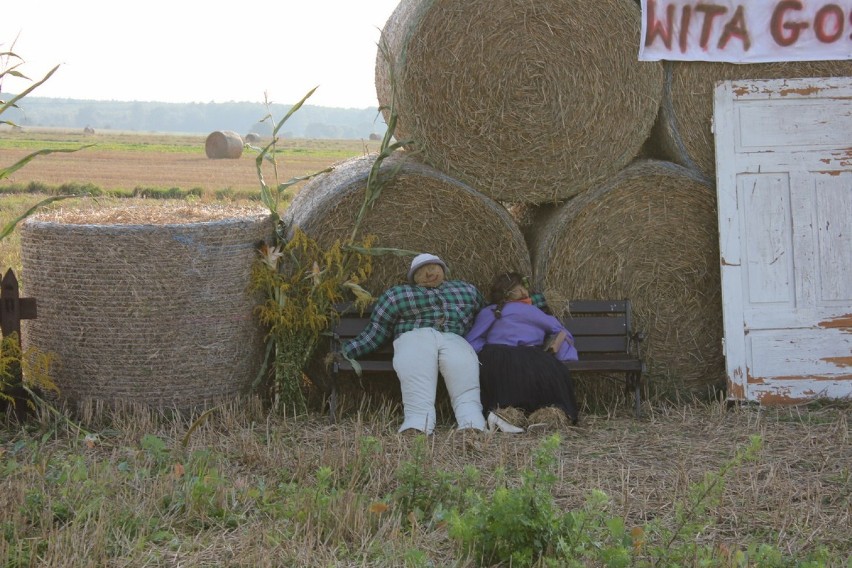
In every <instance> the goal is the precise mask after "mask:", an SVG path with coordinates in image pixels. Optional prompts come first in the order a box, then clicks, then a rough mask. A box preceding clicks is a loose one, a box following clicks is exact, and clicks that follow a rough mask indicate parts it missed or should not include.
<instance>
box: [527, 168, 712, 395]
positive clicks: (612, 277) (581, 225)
mask: <svg viewBox="0 0 852 568" xmlns="http://www.w3.org/2000/svg"><path fill="white" fill-rule="evenodd" d="M529 231H530V232H529V234H528V237H529V241H530V245H531V250H532V256H533V266H534V274H535V279H536V282H537V284H538V286H539V288H540V289H543V290H544V291H545V294H546V296H547V297H548V300H549V302H550V303H551V304H552V305H553V307H554V308H555V309H556V310H557V311H559V312H564V310H565V309H566V306H567V301H568V300H569V299H621V298H626V299H629V300H631V302H632V304H633V315H634V324H635V325H634V327H635V328H636V329H637V330H640V331H642V332H644V334H645V336H646V339H645V341H644V342H643V343H642V353H643V359H644V360H645V361H646V363H647V365H648V376H649V377H650V378H651V379H652V381H653V383H654V385H655V387H657V388H658V389H660V390H663V391H678V392H683V391H686V392H691V393H698V392H701V393H704V392H706V391H707V390H708V388H710V387H715V386H717V385H718V384H720V383H721V382H723V380H724V362H723V359H722V351H721V339H722V305H721V285H720V277H719V253H718V250H719V245H718V230H717V221H716V209H715V193H714V189H713V186H712V185H711V184H710V183H709V182H707V181H706V180H704V179H703V178H702V177H700V176H698V175H696V174H695V173H694V172H692V171H691V170H688V169H686V168H683V167H681V166H678V165H675V164H671V163H669V162H661V161H654V160H643V161H637V162H635V163H633V164H631V165H630V166H628V167H627V168H625V169H624V170H623V171H621V172H620V173H619V174H618V175H616V176H614V177H613V178H612V179H611V180H610V181H608V182H607V183H605V184H603V185H601V186H599V187H597V188H594V189H592V190H590V191H588V192H586V193H584V194H583V195H581V196H579V197H577V198H575V199H573V200H571V201H569V202H567V203H566V204H564V205H562V206H559V207H557V208H551V209H548V210H546V211H544V212H543V214H542V217H541V218H540V219H539V220H538V221H537V223H535V224H533V225H531V226H530V227H529Z"/></svg>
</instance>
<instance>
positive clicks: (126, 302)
mask: <svg viewBox="0 0 852 568" xmlns="http://www.w3.org/2000/svg"><path fill="white" fill-rule="evenodd" d="M272 230H273V224H272V221H271V218H270V216H269V214H268V212H266V213H264V212H263V210H258V209H257V208H256V207H252V208H234V207H228V208H224V207H215V206H210V205H195V206H190V205H181V206H171V207H170V206H165V205H163V206H156V207H155V206H144V205H134V206H124V207H106V208H99V209H75V210H57V211H54V212H46V213H42V214H39V215H36V216H34V217H31V218H30V219H28V220H27V221H26V222H25V223H23V224H22V225H21V260H22V264H23V275H24V281H25V284H26V291H27V295H28V296H31V297H34V298H36V300H37V302H38V318H37V319H34V320H28V321H26V322H24V331H25V335H26V341H27V345H28V346H29V347H33V348H36V349H37V350H38V351H40V352H44V353H54V354H55V355H56V363H57V366H56V368H55V370H54V374H53V378H54V380H55V382H56V384H57V386H58V387H59V388H60V396H61V397H62V398H64V399H67V400H69V401H73V402H82V401H84V400H87V399H94V400H103V401H107V402H119V401H128V402H138V403H143V404H147V405H150V406H153V407H162V408H177V409H190V408H196V407H201V406H205V405H207V404H212V403H214V402H218V401H221V400H223V399H226V398H229V397H232V396H235V395H237V394H238V393H240V392H243V391H245V390H246V389H247V387H249V386H250V384H251V382H252V381H253V380H254V379H255V377H256V376H257V373H258V371H259V369H260V364H261V362H262V359H263V344H264V338H263V331H262V330H261V327H260V326H259V324H258V322H257V321H256V319H255V317H254V315H253V310H254V308H255V306H256V305H257V298H256V297H255V296H254V295H253V294H251V293H249V291H248V288H249V284H250V281H249V277H250V270H251V267H252V263H253V262H254V261H255V259H256V258H257V253H256V252H255V250H256V249H255V247H256V245H257V243H258V241H260V240H263V239H266V238H268V237H270V236H271V234H272Z"/></svg>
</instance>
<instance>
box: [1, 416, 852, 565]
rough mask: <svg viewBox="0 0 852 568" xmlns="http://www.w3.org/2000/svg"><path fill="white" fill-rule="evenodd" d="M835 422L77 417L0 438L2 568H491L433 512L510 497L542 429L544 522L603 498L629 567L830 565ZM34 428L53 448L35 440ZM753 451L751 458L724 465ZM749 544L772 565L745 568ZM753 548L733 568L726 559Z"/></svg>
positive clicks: (848, 547) (839, 541) (836, 524)
mask: <svg viewBox="0 0 852 568" xmlns="http://www.w3.org/2000/svg"><path fill="white" fill-rule="evenodd" d="M848 412H849V406H848V404H847V405H846V406H843V405H840V404H837V405H833V406H819V405H812V406H810V407H795V408H782V409H756V408H752V407H737V408H733V409H730V410H726V408H725V406H724V405H721V404H708V405H693V404H689V403H685V404H682V405H678V406H657V407H652V408H648V409H647V412H646V418H645V419H644V420H642V421H636V420H634V419H633V418H631V417H630V414H629V410H627V409H618V408H613V409H611V411H610V413H608V414H607V413H604V414H599V415H594V416H590V415H584V416H583V417H582V419H581V426H580V427H578V428H567V429H562V430H560V431H558V432H544V431H533V432H527V433H524V434H519V435H505V434H475V433H469V432H456V431H454V430H452V429H451V427H450V425H449V422H448V417H447V416H446V415H445V416H439V424H438V429H437V430H436V434H435V435H434V436H432V437H430V438H428V439H426V438H425V437H423V436H418V437H411V436H404V435H399V434H396V433H395V427H396V425H397V424H398V419H399V417H400V411H399V409H398V408H393V407H374V408H367V409H366V410H365V411H364V412H362V413H357V414H355V413H353V414H350V415H347V416H345V417H343V418H342V420H341V421H340V422H339V423H338V424H334V425H330V424H328V422H327V421H326V420H325V419H324V418H323V417H321V416H318V415H308V416H301V417H295V418H294V417H292V416H290V417H287V416H267V415H265V414H264V413H263V412H262V411H261V410H260V408H259V406H257V405H256V404H249V403H241V404H235V405H233V406H230V405H229V406H225V407H222V408H220V409H218V410H217V411H216V412H214V413H213V414H211V415H210V416H209V417H208V419H207V420H205V421H200V422H199V423H198V424H193V423H192V419H191V418H187V419H185V420H182V419H179V418H178V419H167V418H163V417H162V416H161V415H157V414H155V413H152V412H150V411H147V410H145V409H142V408H138V407H128V408H125V409H119V410H118V411H114V412H112V411H110V412H103V409H101V412H100V418H98V419H93V418H92V414H86V413H85V412H84V414H83V415H82V417H83V420H82V422H81V423H82V425H83V426H84V427H85V428H86V429H87V430H88V431H89V432H90V433H91V434H90V435H89V436H88V437H87V438H85V440H88V441H84V437H83V433H78V432H77V431H75V430H73V429H72V428H70V427H68V425H67V424H66V423H64V422H61V421H54V420H52V419H50V416H45V417H44V418H43V419H42V427H41V429H22V428H17V427H14V426H12V425H8V426H7V427H6V428H5V429H0V456H2V462H0V463H2V464H3V467H4V471H5V472H7V474H6V475H5V476H4V478H3V481H2V489H3V490H2V492H0V496H2V497H0V503H2V507H0V526H4V527H7V529H6V536H5V539H0V558H4V559H5V560H6V564H5V565H22V564H23V565H27V564H28V563H27V562H24V561H23V559H25V558H26V557H27V556H26V555H27V554H28V552H30V551H31V552H32V553H33V555H34V557H35V553H36V551H37V558H38V561H37V562H35V563H34V565H40V566H81V565H91V566H108V565H109V566H119V565H120V566H165V565H168V566H178V565H181V566H245V567H249V566H251V567H252V568H256V567H268V566H306V567H313V566H317V567H319V566H323V567H325V566H339V567H356V566H381V567H396V566H455V567H458V568H473V567H474V566H494V565H496V564H494V563H487V562H484V563H480V562H477V561H476V560H475V559H473V558H470V557H469V556H468V555H467V554H466V553H465V552H464V550H463V549H462V548H461V547H460V546H459V543H458V541H457V540H455V539H453V538H452V536H451V535H450V533H449V529H448V521H447V519H448V517H449V516H450V515H449V513H448V510H449V508H451V507H454V506H457V505H458V504H459V503H460V502H462V501H463V499H464V497H463V493H465V490H466V489H467V491H468V495H470V494H471V493H476V494H479V495H482V496H483V497H485V498H486V499H488V498H489V497H490V496H491V495H492V494H493V492H494V491H495V490H497V489H498V488H499V487H504V486H506V487H510V488H518V487H519V486H520V485H521V483H522V478H523V472H524V471H530V470H532V469H533V468H534V467H535V466H534V459H535V458H534V454H535V453H536V450H537V449H538V448H540V447H541V446H542V443H543V442H544V441H545V439H547V438H548V437H549V436H550V435H551V434H553V433H557V434H559V436H560V438H561V442H560V443H559V444H558V446H557V447H556V449H555V452H554V454H553V455H554V457H555V458H556V459H555V464H554V467H553V468H548V471H549V472H552V474H553V475H554V479H553V483H552V486H551V487H550V489H549V493H548V494H547V495H548V500H549V501H550V502H552V503H553V505H554V506H555V511H556V512H557V514H563V513H565V512H567V511H578V512H579V511H582V510H583V509H584V508H586V507H588V505H587V503H588V502H589V499H590V497H591V496H592V495H593V492H603V494H604V495H605V496H606V499H605V500H603V501H602V502H601V503H600V505H599V507H600V509H599V510H600V512H601V514H602V515H604V516H603V518H604V519H609V518H619V519H623V520H624V526H625V530H626V531H627V533H628V534H629V535H632V536H630V537H628V538H630V539H631V543H632V544H628V548H627V550H628V551H629V554H630V557H631V558H632V559H633V562H632V563H631V564H630V565H633V566H652V565H656V564H654V562H656V561H657V560H659V556H660V554H661V552H659V550H663V551H666V550H668V551H677V550H683V549H684V547H687V548H686V550H689V548H688V547H689V546H692V545H699V546H704V547H705V548H703V549H702V550H709V551H711V552H710V553H711V554H712V558H710V559H708V560H709V561H708V563H707V564H702V565H707V566H745V565H748V566H769V565H772V566H794V565H804V564H801V563H797V562H795V561H796V560H798V561H799V562H802V561H805V560H806V559H808V558H813V557H814V556H815V555H816V554H818V553H820V551H823V552H822V553H823V554H827V555H828V558H829V562H828V563H825V562H824V563H822V564H808V565H813V566H838V567H840V566H844V565H845V561H844V559H845V558H846V557H847V556H848V554H849V551H852V536H851V535H850V533H849V530H848V528H849V525H850V520H852V519H850V479H849V475H850V473H849V472H850V471H852V446H851V445H850V444H852V437H850V424H849V421H848ZM45 429H46V430H47V431H50V432H52V435H51V436H49V437H48V436H44V437H43V436H41V434H40V432H41V431H45ZM751 436H759V437H760V438H761V439H762V448H761V449H759V451H757V452H756V453H755V455H754V456H753V457H751V458H749V459H737V458H735V456H737V454H738V452H740V451H741V450H742V449H743V448H744V447H745V446H747V445H748V444H749V439H750V437H751ZM39 440H40V441H39ZM181 440H186V441H187V442H188V443H187V445H186V446H184V445H182V442H181ZM465 468H467V469H465ZM45 471H46V473H45ZM720 471H725V472H726V475H725V477H724V482H723V483H720V484H718V485H716V486H715V487H716V488H717V489H718V490H719V491H718V497H708V498H706V499H705V500H704V501H703V502H702V503H701V504H700V505H698V506H696V507H693V508H690V503H691V501H690V495H692V496H693V497H694V496H695V495H696V494H700V492H696V488H697V487H701V486H702V485H701V484H702V483H707V482H706V481H705V480H706V479H708V478H706V477H705V476H706V475H708V474H712V473H714V472H715V473H717V474H718V473H719V472H720ZM473 472H476V475H473ZM501 472H502V473H501ZM709 479H712V477H711V478H709ZM705 487H707V485H705ZM598 495H600V494H598ZM714 495H715V493H714ZM593 510H598V509H596V508H593ZM677 510H681V511H684V510H685V511H686V517H685V522H686V523H687V525H688V526H687V528H686V529H685V530H682V531H681V534H680V535H679V536H677V538H675V539H673V540H672V541H671V542H668V541H665V540H663V541H661V539H660V535H661V534H664V533H662V532H660V531H665V530H670V531H676V530H677V528H678V526H681V528H682V529H683V526H682V525H680V523H679V520H678V517H677V513H676V511H677ZM514 514H521V515H525V514H526V515H531V516H532V518H533V519H535V516H534V515H532V514H531V513H523V512H517V511H516V512H514ZM581 514H582V513H581ZM55 515H59V517H56V516H55ZM525 518H529V517H525ZM595 519H596V517H594V516H592V517H587V518H586V523H587V524H588V525H589V527H590V529H589V530H591V527H592V526H594V525H595V524H596V523H602V522H603V521H596V520H595ZM503 520H504V521H505V522H508V519H506V518H505V517H503ZM531 522H534V521H531ZM534 526H535V525H534ZM655 527H657V528H655ZM531 530H532V529H531ZM606 530H607V529H605V528H604V532H606ZM601 534H603V533H601ZM636 535H639V536H640V537H641V538H638V539H635V540H634V537H636ZM36 543H39V544H38V546H36ZM81 543H85V546H84V545H82V544H81ZM667 543H668V548H666V544H667ZM758 545H765V546H769V547H772V549H773V550H776V551H778V554H779V555H783V558H784V559H786V561H785V562H783V563H781V562H780V561H779V562H778V563H772V564H768V563H764V562H760V561H757V562H755V561H754V560H755V558H756V557H757V554H758V552H757V546H758ZM657 546H658V547H661V548H660V549H655V548H654V547H657ZM750 546H751V547H752V548H751V549H750V551H749V553H748V556H747V558H748V562H747V563H746V564H743V563H740V562H741V561H740V562H737V561H735V557H734V555H735V553H736V552H737V551H746V550H749V547H750ZM743 554H745V553H743ZM575 558H576V559H578V560H579V559H581V558H582V557H581V556H579V555H578V556H576V557H575ZM791 559H792V561H791ZM668 560H669V561H668V562H667V563H664V565H666V566H697V565H699V564H698V562H697V561H693V562H690V561H689V559H688V558H683V557H680V558H677V557H675V558H669V559H668ZM693 560H694V559H693ZM764 560H766V557H764ZM831 560H833V562H832V561H831ZM580 562H581V563H580V564H579V565H586V566H599V565H603V564H602V563H599V562H585V563H584V562H582V560H580ZM31 565H32V564H31ZM500 565H501V566H507V565H508V564H500ZM539 565H543V564H536V566H539ZM554 565H565V564H559V563H557V564H554ZM625 565H627V564H625Z"/></svg>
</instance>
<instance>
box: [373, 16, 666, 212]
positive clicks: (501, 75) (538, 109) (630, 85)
mask: <svg viewBox="0 0 852 568" xmlns="http://www.w3.org/2000/svg"><path fill="white" fill-rule="evenodd" d="M640 29H641V14H640V11H639V8H638V7H637V5H636V3H635V2H634V1H633V0H601V1H599V2H592V3H590V2H583V1H581V0H549V1H541V0H538V1H536V2H528V1H523V2H522V1H519V0H445V1H442V2H436V1H434V0H403V1H402V2H400V4H399V6H398V7H397V9H396V11H395V12H394V13H393V15H392V16H391V18H390V19H389V20H388V22H387V24H386V25H385V28H384V31H383V42H384V44H385V45H386V49H381V48H380V49H379V52H378V55H377V60H376V86H377V93H378V98H379V102H380V103H381V105H382V107H383V108H384V109H385V110H384V112H385V118H386V119H387V118H388V117H389V112H390V111H389V109H390V107H391V105H392V104H393V107H394V109H395V111H396V112H397V115H398V122H397V128H396V137H397V139H400V140H402V139H411V140H413V145H414V146H416V147H417V149H419V150H420V151H421V153H422V154H421V155H422V157H423V160H424V161H425V162H427V163H429V164H431V165H432V166H434V167H436V168H437V169H439V170H441V171H443V172H446V173H447V174H448V175H450V176H452V177H454V178H456V179H459V180H461V181H463V182H465V183H467V184H468V185H470V186H471V187H473V188H475V189H477V190H478V191H480V192H482V193H484V194H486V195H488V196H489V197H491V198H493V199H496V200H499V201H509V202H526V203H543V202H547V201H556V200H562V199H566V198H569V197H571V196H573V195H577V194H579V193H582V192H583V191H585V190H587V189H589V188H590V187H593V186H594V185H597V184H600V183H602V182H603V181H604V180H606V179H607V178H608V177H610V176H611V175H613V174H614V173H616V172H617V171H619V170H620V169H621V168H622V167H624V166H625V165H627V164H628V163H629V162H630V161H631V160H632V159H633V158H634V157H635V156H636V154H637V153H638V151H639V149H640V148H641V146H642V144H643V143H644V141H645V139H646V138H647V136H648V134H649V132H650V130H651V127H652V126H653V123H654V120H655V118H656V115H657V110H658V108H659V102H660V99H661V97H662V86H663V69H662V65H661V64H658V63H648V62H639V61H637V57H636V46H637V45H638V42H639V36H640Z"/></svg>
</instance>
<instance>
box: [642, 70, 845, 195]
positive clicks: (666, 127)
mask: <svg viewBox="0 0 852 568" xmlns="http://www.w3.org/2000/svg"><path fill="white" fill-rule="evenodd" d="M848 76H852V61H790V62H783V63H754V64H747V65H737V64H734V63H709V62H704V61H675V62H669V63H667V64H666V78H665V89H664V93H663V102H662V104H661V107H660V119H659V122H658V124H657V127H656V128H655V131H654V135H653V136H654V138H655V139H657V140H658V142H659V146H660V147H661V148H662V152H663V157H665V158H666V159H668V160H671V161H673V162H675V163H678V164H681V165H683V166H686V167H688V168H692V169H696V170H698V171H700V172H702V173H703V174H704V175H705V176H707V177H709V178H710V179H715V177H716V147H715V142H714V138H713V133H712V132H711V130H710V128H711V123H712V120H713V92H714V89H715V85H716V82H718V81H727V80H739V79H793V78H798V77H848Z"/></svg>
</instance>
